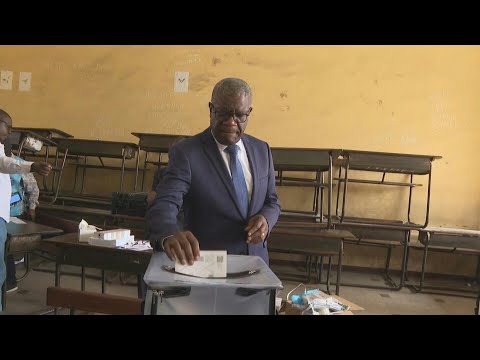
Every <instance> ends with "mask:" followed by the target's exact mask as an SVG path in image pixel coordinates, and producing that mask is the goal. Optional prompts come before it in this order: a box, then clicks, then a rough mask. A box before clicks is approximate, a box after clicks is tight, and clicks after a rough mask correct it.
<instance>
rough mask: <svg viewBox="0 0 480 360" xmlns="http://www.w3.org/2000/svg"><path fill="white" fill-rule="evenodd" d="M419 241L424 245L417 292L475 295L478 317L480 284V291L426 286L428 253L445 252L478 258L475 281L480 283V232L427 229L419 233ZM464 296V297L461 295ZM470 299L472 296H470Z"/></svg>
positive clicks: (438, 228)
mask: <svg viewBox="0 0 480 360" xmlns="http://www.w3.org/2000/svg"><path fill="white" fill-rule="evenodd" d="M418 240H419V242H420V243H421V244H422V245H423V258H422V272H421V276H420V283H419V286H418V287H416V286H414V289H415V290H416V291H417V292H421V291H422V290H423V289H432V290H440V291H447V292H449V294H450V295H456V294H451V293H450V291H453V292H457V294H458V293H473V294H475V295H476V296H477V304H476V310H475V312H476V313H477V315H478V301H479V299H480V284H478V285H477V286H478V290H477V291H475V290H469V289H460V288H452V287H440V286H425V285H424V283H425V273H426V268H427V254H428V251H429V250H430V251H435V252H443V253H450V254H455V253H457V254H464V255H473V256H477V271H476V274H475V280H476V281H477V283H480V231H475V230H465V229H454V228H441V227H427V228H425V229H421V230H419V231H418ZM459 296H462V295H459ZM468 297H470V296H468Z"/></svg>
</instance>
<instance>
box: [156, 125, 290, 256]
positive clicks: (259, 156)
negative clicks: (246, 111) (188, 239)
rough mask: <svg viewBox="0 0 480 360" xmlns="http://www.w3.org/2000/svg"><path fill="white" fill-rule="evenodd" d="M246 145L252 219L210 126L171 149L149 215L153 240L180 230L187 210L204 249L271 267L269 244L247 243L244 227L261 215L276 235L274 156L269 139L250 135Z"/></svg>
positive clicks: (188, 224) (190, 225)
mask: <svg viewBox="0 0 480 360" xmlns="http://www.w3.org/2000/svg"><path fill="white" fill-rule="evenodd" d="M242 141H243V143H244V145H245V149H246V152H247V156H248V161H249V164H250V169H251V173H252V177H253V190H252V197H251V200H250V204H249V210H248V217H247V218H244V217H243V216H242V215H241V211H240V208H239V205H238V201H237V198H236V194H235V189H234V186H233V181H232V178H231V177H230V174H229V172H228V169H227V167H226V164H225V162H224V161H223V159H222V157H221V155H220V152H219V150H218V146H217V143H216V142H215V139H214V138H213V135H212V133H211V130H210V128H208V129H206V130H205V131H203V132H202V133H200V134H197V135H195V136H193V137H190V138H188V139H185V140H184V141H182V142H180V143H178V144H176V145H174V146H173V147H172V148H171V149H170V151H169V161H168V167H167V170H166V172H165V177H164V181H163V182H160V184H159V185H158V187H157V189H156V192H157V198H156V199H155V201H154V203H153V205H152V206H151V207H150V209H149V210H148V213H147V221H148V223H149V227H150V229H151V234H150V240H151V241H152V242H153V241H155V240H156V239H163V238H164V237H166V236H169V235H172V234H174V233H175V232H176V231H177V229H178V228H177V220H176V219H177V214H178V212H179V210H180V208H181V207H182V206H183V210H184V216H185V220H184V221H185V224H184V228H185V230H190V231H191V232H192V233H193V234H194V235H195V237H196V238H197V239H198V241H199V243H200V250H227V252H228V253H229V254H237V255H257V256H260V257H261V258H262V259H263V260H264V261H265V262H266V263H267V264H268V263H269V259H268V251H267V243H266V241H264V242H263V243H259V244H255V245H247V243H246V232H245V230H244V228H245V226H246V225H247V223H248V219H249V218H250V217H252V216H254V215H257V214H262V215H263V216H264V217H265V218H266V219H267V222H268V225H269V231H271V230H272V228H273V227H274V226H275V224H276V222H277V220H278V217H279V215H280V204H279V202H278V196H277V193H276V190H275V172H274V168H273V160H272V154H271V151H270V148H269V146H268V144H267V143H266V142H264V141H261V140H259V139H256V138H254V137H252V136H249V135H246V134H244V135H243V136H242ZM267 237H268V234H267ZM154 245H155V244H154V243H152V246H153V247H154V248H155V246H154Z"/></svg>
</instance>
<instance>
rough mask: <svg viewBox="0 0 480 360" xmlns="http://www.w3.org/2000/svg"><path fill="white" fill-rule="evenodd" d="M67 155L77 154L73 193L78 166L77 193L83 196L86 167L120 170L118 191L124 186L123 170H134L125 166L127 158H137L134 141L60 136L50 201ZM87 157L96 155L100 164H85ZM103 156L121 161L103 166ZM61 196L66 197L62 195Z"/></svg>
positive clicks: (57, 189) (57, 185)
mask: <svg viewBox="0 0 480 360" xmlns="http://www.w3.org/2000/svg"><path fill="white" fill-rule="evenodd" d="M61 153H63V160H62V165H61V166H60V167H59V166H58V160H59V156H60V154H61ZM67 155H74V156H77V163H76V164H75V177H74V184H73V193H74V194H76V193H75V189H76V184H77V178H78V171H79V168H82V169H83V172H82V179H81V187H80V192H79V193H78V194H77V195H80V196H82V198H84V197H85V196H84V195H82V194H83V188H84V183H85V174H86V169H87V168H94V169H104V170H120V171H121V178H120V191H123V188H124V176H125V171H136V169H129V168H126V167H125V162H126V160H127V159H133V158H135V156H137V159H138V146H137V144H134V143H129V142H123V141H103V140H89V139H76V138H62V139H57V152H56V155H55V168H59V169H60V170H59V175H58V179H56V178H55V179H54V182H55V184H56V189H55V192H54V197H53V200H52V203H54V202H55V201H56V200H57V198H59V196H58V192H59V187H60V182H61V177H62V173H63V170H64V167H65V161H66V158H67ZM88 157H98V158H99V159H100V162H101V164H102V165H92V164H87V161H88ZM80 158H83V164H79V163H78V160H79V159H80ZM103 158H109V159H121V160H122V163H121V166H119V167H117V166H105V165H104V163H103V160H102V159H103ZM137 161H138V160H137ZM54 175H56V173H55V174H54ZM62 198H68V197H64V196H62ZM90 202H93V203H95V202H98V203H101V204H104V203H105V201H98V200H94V199H91V200H90Z"/></svg>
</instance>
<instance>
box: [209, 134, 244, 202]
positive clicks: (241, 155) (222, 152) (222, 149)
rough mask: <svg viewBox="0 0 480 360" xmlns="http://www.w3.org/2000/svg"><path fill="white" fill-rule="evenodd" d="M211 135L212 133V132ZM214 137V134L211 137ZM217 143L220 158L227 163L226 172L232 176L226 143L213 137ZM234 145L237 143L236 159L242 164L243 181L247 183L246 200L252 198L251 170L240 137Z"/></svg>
mask: <svg viewBox="0 0 480 360" xmlns="http://www.w3.org/2000/svg"><path fill="white" fill-rule="evenodd" d="M212 135H213V133H212ZM213 138H214V139H215V136H214V137H213ZM215 142H216V143H217V146H218V150H219V151H220V155H222V159H223V161H224V162H225V165H227V169H228V172H229V173H230V177H231V176H232V172H231V171H230V154H228V153H227V152H226V151H225V149H226V148H227V145H222V144H220V143H219V142H218V141H217V139H215ZM235 145H238V147H239V150H238V153H237V154H238V155H237V156H238V159H239V160H240V164H241V165H242V170H243V176H245V182H246V183H247V191H248V201H249V202H250V201H251V200H252V189H253V178H252V172H251V171H250V165H249V162H248V156H247V151H246V150H245V146H244V145H243V141H242V139H240V140H239V141H238V142H237V143H236V144H235Z"/></svg>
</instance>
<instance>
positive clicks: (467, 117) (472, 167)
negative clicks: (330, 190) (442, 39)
mask: <svg viewBox="0 0 480 360" xmlns="http://www.w3.org/2000/svg"><path fill="white" fill-rule="evenodd" d="M0 65H1V66H0V67H1V69H2V70H11V71H13V72H14V88H13V90H12V91H5V90H0V104H1V105H0V107H1V108H3V109H5V110H6V111H8V112H9V113H10V114H11V115H12V117H13V118H14V125H16V126H39V127H40V126H48V127H56V128H59V129H62V130H64V131H66V132H69V133H71V134H73V135H75V137H78V138H92V139H93V138H100V139H105V140H126V141H133V142H136V138H135V137H133V136H132V135H130V132H133V131H140V132H154V133H173V134H195V133H197V132H199V131H201V130H203V129H204V128H206V127H207V126H208V121H209V120H208V107H207V103H208V101H209V99H210V94H211V90H212V87H213V85H214V84H215V83H216V82H217V81H218V80H220V79H221V78H223V77H227V76H236V77H241V78H244V79H245V80H247V81H248V82H249V83H250V84H251V86H252V88H253V91H254V102H253V107H254V111H253V113H252V115H251V117H250V121H249V125H248V129H247V132H249V133H250V134H252V135H254V136H257V137H260V138H263V139H265V140H267V141H268V142H269V143H270V144H271V145H272V146H291V147H339V148H353V149H364V150H372V151H388V152H402V153H418V154H434V155H441V156H443V159H441V160H439V161H436V162H435V163H434V170H433V187H432V206H431V216H430V219H431V220H430V223H431V224H432V225H440V226H452V227H467V228H471V229H478V228H479V215H478V214H479V208H480V201H479V200H480V199H479V197H480V196H479V195H480V187H479V186H478V183H479V182H480V172H479V166H478V165H477V163H476V162H477V161H476V155H477V153H478V150H479V146H478V145H477V143H478V141H477V134H478V131H479V130H480V121H479V119H480V102H479V101H478V95H479V94H480V47H479V46H239V45H236V46H1V47H0ZM20 71H30V72H32V91H30V92H19V91H18V90H17V89H18V73H19V72H20ZM175 71H188V72H190V79H189V92H188V93H174V92H173V81H174V79H173V77H174V72H175ZM107 185H108V184H107ZM107 185H105V182H104V183H103V185H100V187H102V186H107ZM92 186H93V187H95V186H96V185H94V184H93V185H92V184H91V185H90V187H92ZM103 190H104V191H108V190H109V188H108V186H107V187H106V188H103ZM424 190H425V189H422V190H420V192H419V194H420V195H421V194H422V191H424ZM352 191H353V189H352ZM297 192H298V191H297ZM356 192H357V194H356V195H360V192H364V193H365V195H366V196H367V199H369V200H367V201H360V200H359V201H353V200H354V198H352V201H351V202H350V205H349V210H350V211H352V212H353V213H352V214H360V212H361V215H363V214H364V213H365V214H368V216H379V217H388V216H390V215H393V216H395V215H398V214H403V213H404V211H406V210H403V209H404V206H403V205H402V208H401V209H400V208H398V207H397V208H396V207H392V208H391V209H388V210H384V209H383V208H382V207H381V206H380V205H382V204H381V202H380V201H379V200H376V198H378V196H372V195H378V194H381V199H382V201H383V200H386V201H387V200H393V201H395V200H397V201H398V202H400V201H405V194H406V192H405V189H396V190H395V189H390V188H389V189H382V191H381V192H379V193H374V192H372V190H370V189H367V188H363V189H360V188H359V189H358V190H357V191H356ZM280 193H281V196H282V202H284V203H288V204H291V203H292V202H295V201H294V200H295V199H296V197H297V196H299V195H298V193H295V191H294V190H293V189H292V191H290V190H288V191H284V190H280ZM423 194H424V193H423ZM424 195H425V194H424ZM424 195H421V196H424ZM299 198H304V199H305V200H304V202H301V203H297V204H296V205H294V206H297V207H309V206H310V199H309V197H308V196H306V195H305V194H304V196H299ZM414 204H415V206H414V209H413V213H414V214H418V217H419V221H421V219H423V218H422V211H424V210H422V209H424V207H423V205H422V204H423V203H422V200H421V198H420V199H415V203H414ZM365 208H367V210H366V211H365V212H364V210H363V209H365Z"/></svg>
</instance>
